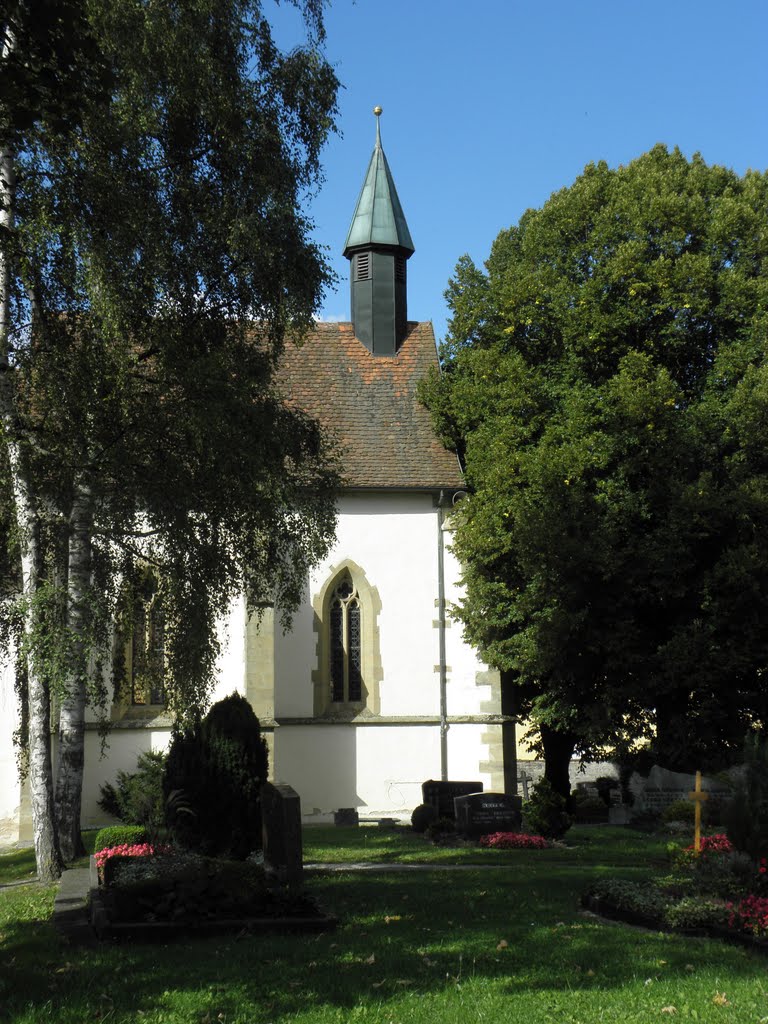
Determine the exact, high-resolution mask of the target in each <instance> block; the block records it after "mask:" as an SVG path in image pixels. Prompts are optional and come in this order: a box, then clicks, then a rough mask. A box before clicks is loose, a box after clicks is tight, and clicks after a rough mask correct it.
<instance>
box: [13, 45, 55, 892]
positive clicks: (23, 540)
mask: <svg viewBox="0 0 768 1024" xmlns="http://www.w3.org/2000/svg"><path fill="white" fill-rule="evenodd" d="M14 43H15V41H14V38H13V35H12V33H11V31H10V29H9V28H8V27H7V26H6V29H5V36H4V38H3V40H2V58H3V60H5V59H6V58H7V56H8V54H9V53H10V52H11V51H12V49H13V47H14ZM15 189H16V181H15V163H14V155H13V152H12V151H11V149H10V148H9V146H8V145H6V144H4V143H3V144H2V149H0V231H2V233H3V234H5V236H6V239H7V238H9V237H10V236H11V235H12V233H13V230H14V227H15ZM7 246H8V242H7V241H6V247H1V248H0V420H2V423H3V427H4V430H5V439H6V444H7V446H8V462H9V465H10V472H11V484H12V490H13V498H14V504H15V512H16V526H17V530H18V535H19V546H20V549H21V574H22V597H23V600H24V608H25V614H24V631H25V633H26V635H27V637H30V636H32V634H33V631H34V624H35V607H34V598H35V595H36V593H37V591H38V588H39V586H40V582H41V579H40V566H41V556H40V536H39V535H40V531H39V520H38V516H37V511H36V508H35V500H34V490H33V487H32V482H31V480H30V479H29V474H28V472H27V470H26V467H25V464H24V458H23V452H22V449H21V445H20V444H19V441H18V432H17V420H16V411H15V402H14V394H13V380H12V377H13V368H12V366H11V363H10V345H11V289H12V282H13V268H12V267H11V260H10V255H9V252H8V248H7ZM27 687H28V698H29V737H28V739H29V781H30V791H31V800H32V822H33V833H34V842H35V860H36V862H37V873H38V876H39V878H40V879H41V881H44V882H50V881H53V880H55V879H57V878H58V877H59V876H60V875H61V868H62V864H61V856H60V854H59V847H58V841H57V836H56V825H55V818H54V807H53V773H52V768H51V727H50V692H49V689H48V686H47V681H46V680H45V679H44V678H43V676H42V675H41V673H40V671H39V668H38V665H37V663H36V658H35V656H34V649H33V648H32V647H31V646H30V653H29V655H28V657H27Z"/></svg>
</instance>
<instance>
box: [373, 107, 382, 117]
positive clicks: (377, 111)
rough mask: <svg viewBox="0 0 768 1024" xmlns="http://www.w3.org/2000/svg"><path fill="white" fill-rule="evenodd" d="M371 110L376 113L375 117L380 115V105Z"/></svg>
mask: <svg viewBox="0 0 768 1024" xmlns="http://www.w3.org/2000/svg"><path fill="white" fill-rule="evenodd" d="M373 112H374V114H375V115H376V117H379V116H380V115H381V107H374V108H373Z"/></svg>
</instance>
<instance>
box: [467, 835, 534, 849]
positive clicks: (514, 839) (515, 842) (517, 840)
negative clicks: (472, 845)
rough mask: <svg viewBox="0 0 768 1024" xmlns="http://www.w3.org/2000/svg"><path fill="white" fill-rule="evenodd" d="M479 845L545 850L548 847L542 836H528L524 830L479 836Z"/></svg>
mask: <svg viewBox="0 0 768 1024" xmlns="http://www.w3.org/2000/svg"><path fill="white" fill-rule="evenodd" d="M480 845H481V846H485V847H488V848H490V849H494V850H546V849H547V848H548V847H549V843H548V842H547V840H546V839H545V838H544V836H529V835H527V834H526V833H524V832H493V833H491V835H487V836H481V837H480Z"/></svg>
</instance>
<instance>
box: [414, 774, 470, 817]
mask: <svg viewBox="0 0 768 1024" xmlns="http://www.w3.org/2000/svg"><path fill="white" fill-rule="evenodd" d="M482 791H483V784H482V782H441V781H440V780H438V779H428V780H427V781H426V782H422V784H421V801H422V803H425V804H429V805H430V807H434V809H435V810H436V811H437V816H438V818H454V817H455V815H456V811H455V809H454V806H453V801H454V800H455V799H456V797H457V796H466V795H467V794H468V793H482Z"/></svg>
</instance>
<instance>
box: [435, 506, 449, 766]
mask: <svg viewBox="0 0 768 1024" xmlns="http://www.w3.org/2000/svg"><path fill="white" fill-rule="evenodd" d="M443 500H444V494H443V492H442V491H441V492H440V497H439V499H438V503H437V624H438V625H437V632H438V643H439V667H440V778H441V780H442V781H443V782H445V781H447V779H448V693H447V690H448V669H447V667H446V664H445V558H444V544H443Z"/></svg>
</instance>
